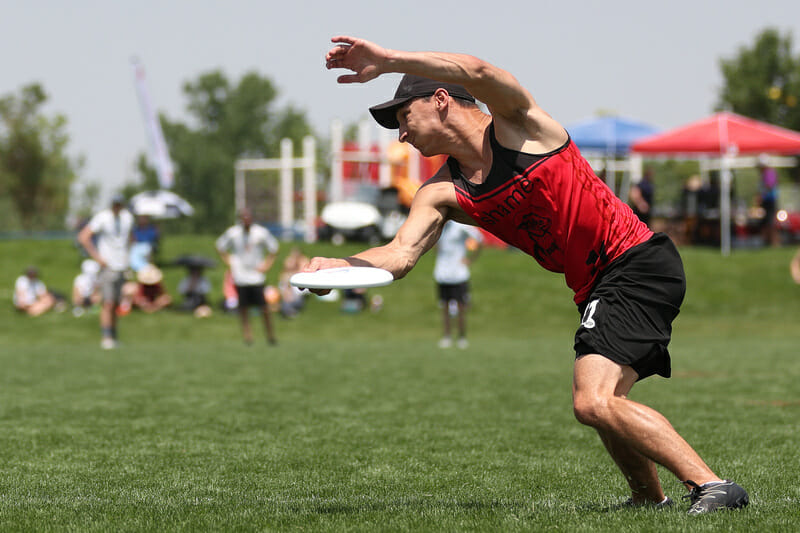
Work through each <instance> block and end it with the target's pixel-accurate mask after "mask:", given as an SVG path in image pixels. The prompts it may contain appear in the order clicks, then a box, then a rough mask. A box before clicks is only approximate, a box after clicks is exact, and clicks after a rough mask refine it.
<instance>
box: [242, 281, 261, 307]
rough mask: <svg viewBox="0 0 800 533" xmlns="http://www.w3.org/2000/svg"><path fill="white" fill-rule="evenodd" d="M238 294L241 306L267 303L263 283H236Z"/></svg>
mask: <svg viewBox="0 0 800 533" xmlns="http://www.w3.org/2000/svg"><path fill="white" fill-rule="evenodd" d="M236 296H237V297H238V298H239V308H242V307H251V306H254V305H257V306H259V307H264V306H265V305H267V301H266V300H265V299H264V286H263V285H236Z"/></svg>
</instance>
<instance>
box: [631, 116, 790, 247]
mask: <svg viewBox="0 0 800 533" xmlns="http://www.w3.org/2000/svg"><path fill="white" fill-rule="evenodd" d="M631 151H632V152H634V153H638V154H658V155H667V154H671V155H680V154H683V155H696V156H705V157H719V158H720V162H721V172H720V176H721V178H722V179H721V192H720V194H721V198H720V211H721V212H720V224H721V227H720V231H721V233H720V235H721V245H722V252H723V253H724V254H728V253H729V251H730V186H731V171H730V169H731V159H732V158H733V157H735V156H737V155H747V154H751V155H752V154H762V153H766V154H775V155H793V154H800V133H798V132H796V131H792V130H788V129H786V128H781V127H778V126H775V125H772V124H768V123H766V122H760V121H758V120H754V119H751V118H747V117H743V116H741V115H737V114H736V113H731V112H729V111H723V112H720V113H716V114H714V115H712V116H710V117H708V118H705V119H703V120H699V121H697V122H692V123H691V124H687V125H686V126H682V127H679V128H676V129H673V130H670V131H667V132H665V133H660V134H657V135H652V136H650V137H647V138H645V139H641V140H640V141H638V142H635V143H634V144H633V145H632V146H631Z"/></svg>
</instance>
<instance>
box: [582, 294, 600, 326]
mask: <svg viewBox="0 0 800 533" xmlns="http://www.w3.org/2000/svg"><path fill="white" fill-rule="evenodd" d="M599 303H600V300H592V301H591V302H589V305H587V306H586V310H585V311H584V312H583V319H582V320H581V326H583V327H585V328H586V329H592V328H593V327H595V326H596V325H597V323H596V322H595V321H594V312H595V311H596V310H597V304H599Z"/></svg>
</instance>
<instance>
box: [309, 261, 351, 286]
mask: <svg viewBox="0 0 800 533" xmlns="http://www.w3.org/2000/svg"><path fill="white" fill-rule="evenodd" d="M348 266H351V265H350V263H349V262H348V261H347V260H346V259H339V258H333V257H312V258H311V260H310V261H309V262H308V263H306V264H305V265H303V267H302V268H301V269H300V272H316V271H317V270H325V269H326V268H341V267H348ZM300 288H304V287H300ZM308 290H309V291H311V292H313V293H314V294H316V295H317V296H325V295H326V294H328V293H330V292H331V290H330V289H308Z"/></svg>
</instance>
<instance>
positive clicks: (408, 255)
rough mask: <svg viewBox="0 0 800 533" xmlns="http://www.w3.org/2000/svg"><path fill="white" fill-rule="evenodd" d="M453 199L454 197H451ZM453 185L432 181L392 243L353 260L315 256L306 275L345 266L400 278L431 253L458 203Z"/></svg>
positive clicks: (417, 200)
mask: <svg viewBox="0 0 800 533" xmlns="http://www.w3.org/2000/svg"><path fill="white" fill-rule="evenodd" d="M451 197H452V198H451ZM455 202H456V200H455V192H454V190H453V186H452V184H451V183H449V182H447V181H440V180H437V179H436V178H434V179H431V180H430V181H428V182H427V183H426V184H425V185H423V186H422V187H421V188H420V190H419V191H418V192H417V195H416V196H415V197H414V201H413V202H412V204H411V211H410V212H409V215H408V218H407V219H406V221H405V223H404V224H403V225H402V226H401V227H400V230H399V231H398V232H397V235H396V236H395V237H394V239H392V241H391V242H390V243H388V244H386V245H384V246H378V247H375V248H370V249H368V250H364V251H363V252H360V253H357V254H355V255H353V256H351V257H345V258H338V259H337V258H329V257H314V258H313V259H311V261H309V262H308V264H306V265H305V266H304V267H303V269H302V271H303V272H314V271H316V270H321V269H325V268H336V267H343V266H372V267H378V268H383V269H386V270H388V271H389V272H391V273H392V275H393V276H394V278H395V279H400V278H402V277H403V276H405V275H406V274H408V272H409V271H410V270H411V269H412V268H414V265H416V264H417V261H418V260H419V258H420V257H422V255H423V254H424V253H425V252H427V251H428V250H430V249H431V248H432V247H433V245H434V244H436V241H437V240H438V239H439V235H441V233H442V226H444V223H445V221H446V219H447V217H448V211H449V209H450V208H449V205H451V204H452V203H455Z"/></svg>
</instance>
